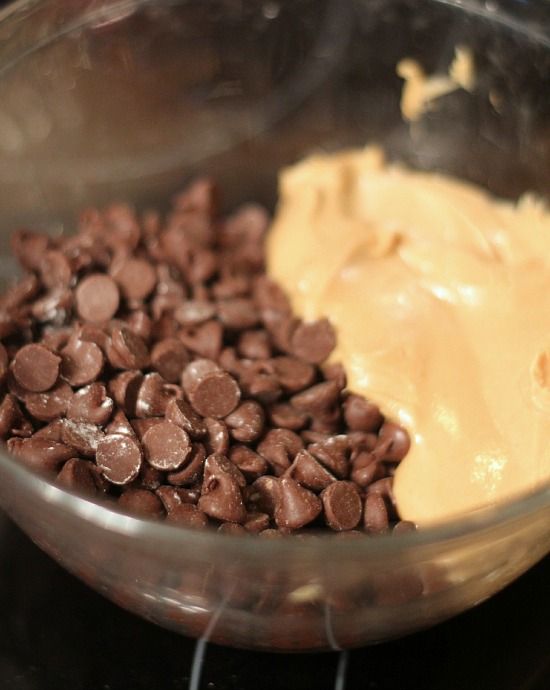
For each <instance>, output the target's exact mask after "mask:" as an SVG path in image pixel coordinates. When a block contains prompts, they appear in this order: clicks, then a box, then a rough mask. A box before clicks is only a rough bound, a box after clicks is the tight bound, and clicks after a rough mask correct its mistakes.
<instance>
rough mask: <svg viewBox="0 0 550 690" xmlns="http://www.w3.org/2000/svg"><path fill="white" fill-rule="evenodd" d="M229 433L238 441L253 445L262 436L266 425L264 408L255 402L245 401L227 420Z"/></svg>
mask: <svg viewBox="0 0 550 690" xmlns="http://www.w3.org/2000/svg"><path fill="white" fill-rule="evenodd" d="M225 423H226V424H227V426H228V428H229V433H230V434H231V436H233V438H234V439H235V440H236V441H240V442H241V443H252V442H253V441H256V440H257V439H258V438H260V436H261V435H262V432H263V430H264V424H265V413H264V410H263V407H262V406H261V405H260V404H259V403H257V402H256V401H254V400H245V401H244V402H242V403H241V404H240V405H239V406H238V407H237V409H235V410H233V412H231V414H229V415H227V417H226V418H225Z"/></svg>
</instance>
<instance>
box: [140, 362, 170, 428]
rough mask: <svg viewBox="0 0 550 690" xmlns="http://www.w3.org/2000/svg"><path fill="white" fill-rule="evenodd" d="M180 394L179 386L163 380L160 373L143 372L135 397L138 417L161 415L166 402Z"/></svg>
mask: <svg viewBox="0 0 550 690" xmlns="http://www.w3.org/2000/svg"><path fill="white" fill-rule="evenodd" d="M180 395H181V390H180V388H179V386H175V385H174V384H172V383H168V382H167V381H165V380H164V379H163V378H162V376H161V375H160V374H157V373H156V372H151V373H150V374H145V376H144V377H143V380H142V382H141V385H140V387H139V391H138V395H137V399H136V415H137V416H138V417H143V418H145V417H162V416H163V415H164V414H165V412H166V408H167V406H168V403H169V402H170V401H172V400H174V398H176V397H178V396H180Z"/></svg>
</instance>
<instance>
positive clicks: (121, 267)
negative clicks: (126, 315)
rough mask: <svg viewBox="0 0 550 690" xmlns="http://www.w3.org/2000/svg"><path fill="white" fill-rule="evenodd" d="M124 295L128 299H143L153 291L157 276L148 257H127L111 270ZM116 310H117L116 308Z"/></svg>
mask: <svg viewBox="0 0 550 690" xmlns="http://www.w3.org/2000/svg"><path fill="white" fill-rule="evenodd" d="M111 275H112V277H113V278H114V279H115V281H116V282H117V285H118V286H119V288H120V291H121V293H122V295H123V296H124V297H125V298H126V299H132V300H134V299H135V300H142V299H145V298H146V297H148V296H149V295H150V294H151V292H152V291H153V289H154V287H155V285H156V282H157V276H156V272H155V269H154V267H153V266H152V264H151V263H150V262H149V261H147V260H146V259H138V258H135V257H127V258H125V259H123V260H122V261H120V262H119V263H118V264H117V265H116V267H115V268H114V269H113V270H112V272H111ZM115 311H116V310H115Z"/></svg>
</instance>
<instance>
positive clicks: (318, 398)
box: [290, 381, 340, 415]
mask: <svg viewBox="0 0 550 690" xmlns="http://www.w3.org/2000/svg"><path fill="white" fill-rule="evenodd" d="M339 397H340V389H339V388H338V384H337V383H336V382H335V381H324V382H323V383H318V384H316V385H315V386H311V388H306V390H304V391H302V392H301V393H297V394H296V395H293V396H292V398H291V399H290V401H291V403H292V405H293V406H294V407H295V408H296V409H297V410H300V411H301V412H308V413H309V414H312V415H318V414H321V413H325V412H327V411H328V410H330V409H331V408H333V407H334V405H335V404H336V403H337V402H338V398H339Z"/></svg>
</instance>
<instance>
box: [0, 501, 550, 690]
mask: <svg viewBox="0 0 550 690" xmlns="http://www.w3.org/2000/svg"><path fill="white" fill-rule="evenodd" d="M202 651H204V652H205V654H204V659H203V663H202V664H200V663H199V662H200V656H201V652H202ZM194 661H195V676H194V678H193V679H192V678H191V675H192V668H193V662H194ZM199 671H200V680H199V678H198V675H199ZM197 681H198V682H197ZM188 688H189V690H198V689H199V688H200V690H302V689H304V690H306V689H307V690H476V689H477V688H480V690H493V688H494V689H495V690H548V688H550V557H548V558H546V559H545V560H544V561H543V562H542V563H540V564H539V565H538V566H536V567H535V568H533V569H532V570H531V571H530V572H529V573H527V574H526V575H524V576H523V577H522V578H521V579H520V580H519V581H517V582H516V583H514V584H513V585H512V586H510V587H508V588H507V589H506V590H505V591H504V592H501V593H500V594H498V595H497V596H495V597H493V599H491V600H490V601H488V602H486V603H485V604H482V605H481V606H479V607H477V608H476V609H474V610H473V611H470V612H468V613H466V614H463V615H462V616H459V617H458V618H455V619H454V620H452V621H449V622H448V623H445V624H443V625H439V626H437V627H436V628H432V629H431V630H428V631H426V632H422V633H418V634H416V635H413V636H411V637H408V638H404V639H402V640H397V641H394V642H389V643H385V644H381V645H378V646H376V647H368V648H364V649H360V650H355V651H352V652H350V653H344V654H336V653H332V654H318V655H302V654H299V655H274V654H273V655H272V654H265V653H253V652H244V651H239V650H233V649H228V648H223V647H217V646H214V645H207V646H206V648H205V649H203V648H202V647H201V646H199V647H198V648H197V644H196V643H195V641H194V640H189V639H186V638H183V637H180V636H178V635H175V634H173V633H170V632H167V631H165V630H162V629H160V628H157V627H155V626H153V625H151V624H149V623H146V622H145V621H142V620H140V619H138V618H136V617H135V616H133V615H131V614H129V613H126V612H125V611H122V610H121V609H119V608H117V607H116V606H114V605H113V604H111V603H110V602H108V601H106V600H105V599H103V598H102V597H101V596H100V595H98V594H96V593H95V592H93V591H92V590H90V589H88V588H87V587H86V586H85V585H83V584H81V583H80V582H79V581H78V580H76V579H75V578H73V577H72V576H70V575H68V574H67V573H66V572H65V571H63V570H62V569H61V568H60V567H59V566H58V565H56V564H55V563H54V562H53V561H52V560H50V559H49V558H48V557H47V556H45V555H44V554H43V553H42V552H41V551H40V550H39V549H38V548H37V547H36V546H34V545H33V544H32V543H31V542H30V541H29V540H28V539H27V538H26V537H25V536H24V535H23V534H22V533H21V532H20V531H19V530H18V529H17V528H16V527H14V526H13V525H12V524H11V523H10V522H8V520H7V519H6V518H4V517H3V516H2V515H1V514H0V690H164V689H166V690H187V689H188Z"/></svg>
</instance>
